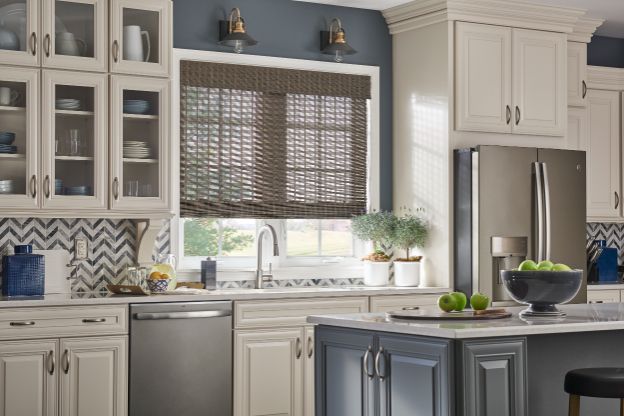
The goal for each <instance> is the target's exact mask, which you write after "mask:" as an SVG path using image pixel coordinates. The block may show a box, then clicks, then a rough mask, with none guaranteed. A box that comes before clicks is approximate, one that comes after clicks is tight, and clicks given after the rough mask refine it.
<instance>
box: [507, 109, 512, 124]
mask: <svg viewBox="0 0 624 416" xmlns="http://www.w3.org/2000/svg"><path fill="white" fill-rule="evenodd" d="M509 123H511V107H509V106H507V124H509Z"/></svg>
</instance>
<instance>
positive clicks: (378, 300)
mask: <svg viewBox="0 0 624 416" xmlns="http://www.w3.org/2000/svg"><path fill="white" fill-rule="evenodd" d="M440 295H441V293H435V294H426V295H392V296H371V298H370V311H371V312H390V311H396V310H400V309H403V308H413V307H416V306H435V305H437V304H438V298H439V297H440Z"/></svg>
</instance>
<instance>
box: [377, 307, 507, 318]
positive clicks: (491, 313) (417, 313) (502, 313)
mask: <svg viewBox="0 0 624 416" xmlns="http://www.w3.org/2000/svg"><path fill="white" fill-rule="evenodd" d="M386 316H387V317H388V318H390V319H407V320H415V321H419V320H420V321H426V320H436V321H468V320H471V321H474V320H488V319H504V318H509V317H511V312H507V311H506V310H505V309H486V310H484V311H472V310H467V311H462V312H442V311H432V310H426V309H411V310H403V311H393V312H386Z"/></svg>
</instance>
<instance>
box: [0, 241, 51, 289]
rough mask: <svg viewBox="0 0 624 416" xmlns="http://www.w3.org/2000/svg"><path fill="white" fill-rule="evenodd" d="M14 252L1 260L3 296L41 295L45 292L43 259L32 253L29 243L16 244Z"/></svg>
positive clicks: (39, 255) (41, 256)
mask: <svg viewBox="0 0 624 416" xmlns="http://www.w3.org/2000/svg"><path fill="white" fill-rule="evenodd" d="M14 252H15V254H13V255H7V256H4V259H3V260H2V294H3V295H4V296H42V295H43V294H44V292H45V260H44V256H43V255H41V254H33V253H32V246H31V245H18V246H15V248H14Z"/></svg>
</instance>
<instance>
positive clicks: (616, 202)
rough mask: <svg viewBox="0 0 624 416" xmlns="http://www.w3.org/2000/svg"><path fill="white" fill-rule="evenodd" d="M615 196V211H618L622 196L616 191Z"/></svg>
mask: <svg viewBox="0 0 624 416" xmlns="http://www.w3.org/2000/svg"><path fill="white" fill-rule="evenodd" d="M614 194H615V208H614V209H618V207H619V206H620V194H618V192H617V191H615V192H614Z"/></svg>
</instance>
